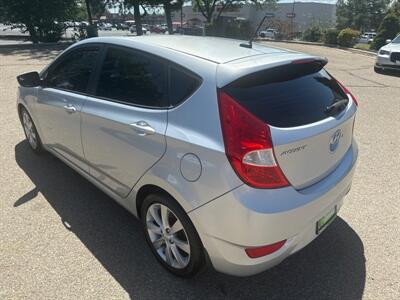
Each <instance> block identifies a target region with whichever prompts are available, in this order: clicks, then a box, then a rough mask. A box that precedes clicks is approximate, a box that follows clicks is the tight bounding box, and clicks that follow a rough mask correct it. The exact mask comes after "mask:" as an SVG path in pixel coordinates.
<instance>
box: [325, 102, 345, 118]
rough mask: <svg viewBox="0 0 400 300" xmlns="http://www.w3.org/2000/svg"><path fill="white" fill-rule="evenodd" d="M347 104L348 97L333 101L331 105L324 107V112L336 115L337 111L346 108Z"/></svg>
mask: <svg viewBox="0 0 400 300" xmlns="http://www.w3.org/2000/svg"><path fill="white" fill-rule="evenodd" d="M347 104H349V99H342V100H339V101H337V102H335V103H333V104H332V105H329V106H328V107H327V108H326V109H325V111H324V113H325V114H327V115H329V116H334V115H337V114H338V113H340V112H342V111H343V110H344V109H345V108H346V106H347Z"/></svg>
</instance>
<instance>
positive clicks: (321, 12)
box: [172, 2, 336, 32]
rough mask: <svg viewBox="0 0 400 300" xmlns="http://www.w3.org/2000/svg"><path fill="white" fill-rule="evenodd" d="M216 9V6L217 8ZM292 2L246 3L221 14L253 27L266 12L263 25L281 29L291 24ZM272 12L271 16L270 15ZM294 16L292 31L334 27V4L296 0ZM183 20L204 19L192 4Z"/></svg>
mask: <svg viewBox="0 0 400 300" xmlns="http://www.w3.org/2000/svg"><path fill="white" fill-rule="evenodd" d="M217 9H218V8H217ZM292 10H293V4H292V3H278V4H277V6H276V8H275V9H268V8H264V9H257V8H256V6H255V5H253V4H246V5H244V6H243V7H241V8H234V9H229V10H227V11H224V12H223V13H222V16H224V17H228V18H244V19H246V20H248V21H250V23H251V24H252V26H253V27H254V28H255V27H257V25H258V24H259V23H260V21H261V20H262V18H263V17H264V15H265V14H266V13H269V14H271V17H270V18H268V20H267V22H266V24H265V25H264V27H275V28H276V27H281V28H276V29H283V28H284V27H288V26H291V19H290V18H289V17H290V16H291V14H292ZM272 14H273V17H272ZM294 14H295V18H294V19H293V31H294V32H303V31H304V30H305V29H307V28H308V27H310V26H311V25H313V24H317V25H319V26H321V27H324V28H328V27H335V25H336V5H335V4H328V3H316V2H296V3H295V6H294ZM182 17H183V21H184V22H187V23H190V22H191V21H193V20H198V23H204V22H205V21H206V19H205V18H204V16H203V15H202V14H201V13H200V12H198V11H194V10H193V8H192V6H184V7H183V10H182ZM172 18H173V21H176V22H180V20H181V12H180V11H175V12H173V15H172Z"/></svg>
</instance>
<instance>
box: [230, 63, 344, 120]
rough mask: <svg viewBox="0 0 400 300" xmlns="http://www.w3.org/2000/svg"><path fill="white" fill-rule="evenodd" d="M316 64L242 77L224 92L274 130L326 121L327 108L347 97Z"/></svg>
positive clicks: (294, 66) (269, 70) (276, 69)
mask: <svg viewBox="0 0 400 300" xmlns="http://www.w3.org/2000/svg"><path fill="white" fill-rule="evenodd" d="M320 69H321V66H319V65H317V64H299V65H293V64H292V65H286V66H280V67H277V68H272V69H267V70H264V71H260V72H256V73H253V74H250V75H247V76H245V77H242V78H240V79H238V80H236V81H234V82H233V83H231V84H229V85H228V86H226V87H225V88H223V89H224V91H225V92H226V93H228V94H229V95H231V96H232V97H233V98H235V100H236V101H238V102H239V103H240V104H241V105H242V106H243V107H245V108H246V109H247V110H248V111H249V112H251V113H252V114H254V115H255V116H257V117H258V118H260V119H261V120H263V121H264V122H266V123H268V124H270V125H272V126H275V127H295V126H301V125H306V124H310V123H313V122H317V121H320V120H323V119H325V118H327V117H328V115H327V114H326V108H327V107H328V106H330V105H332V104H333V103H334V102H336V101H339V100H343V99H347V96H346V94H345V93H344V92H343V90H342V89H341V88H340V86H339V85H338V84H337V82H336V80H335V79H334V78H332V77H331V76H330V75H329V74H328V73H327V72H326V71H325V70H324V69H322V70H320Z"/></svg>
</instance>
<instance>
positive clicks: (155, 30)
mask: <svg viewBox="0 0 400 300" xmlns="http://www.w3.org/2000/svg"><path fill="white" fill-rule="evenodd" d="M165 31H166V30H165V29H164V28H162V27H161V26H159V25H150V32H152V33H165Z"/></svg>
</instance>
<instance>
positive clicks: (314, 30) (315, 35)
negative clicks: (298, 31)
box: [303, 25, 322, 42]
mask: <svg viewBox="0 0 400 300" xmlns="http://www.w3.org/2000/svg"><path fill="white" fill-rule="evenodd" d="M321 37H322V30H321V28H320V27H319V26H316V25H313V26H311V27H308V28H307V29H306V30H305V31H304V33H303V40H305V41H308V42H319V41H320V40H321Z"/></svg>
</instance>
